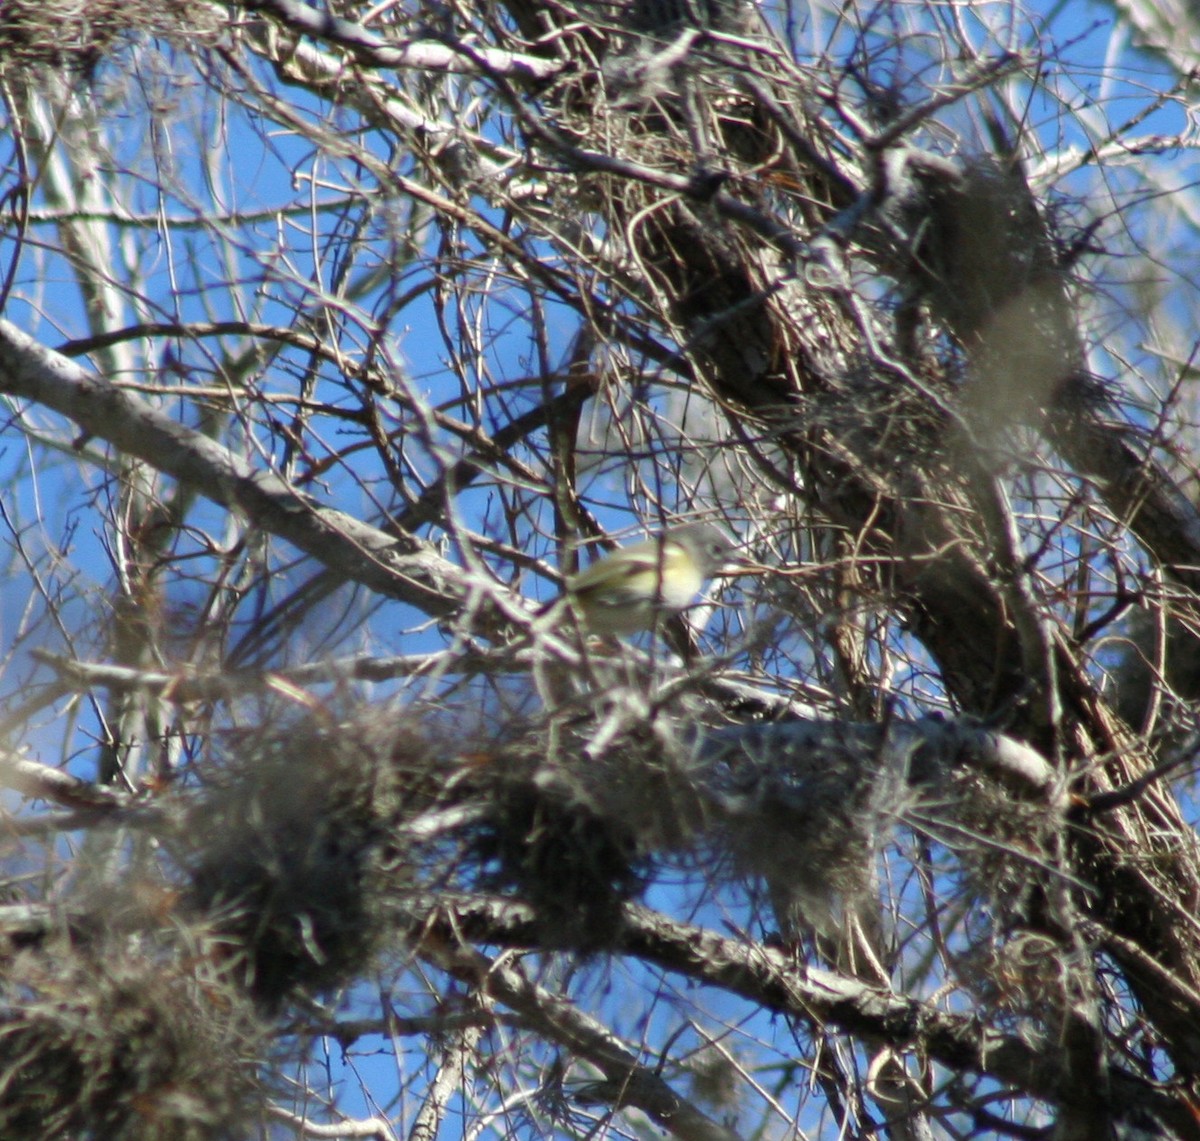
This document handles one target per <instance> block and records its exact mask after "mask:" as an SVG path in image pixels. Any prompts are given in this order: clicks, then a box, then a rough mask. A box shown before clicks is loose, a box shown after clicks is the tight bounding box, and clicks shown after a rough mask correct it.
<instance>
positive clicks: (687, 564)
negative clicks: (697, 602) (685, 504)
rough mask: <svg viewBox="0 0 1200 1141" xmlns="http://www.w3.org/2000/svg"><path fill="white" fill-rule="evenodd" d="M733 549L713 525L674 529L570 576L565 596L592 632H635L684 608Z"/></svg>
mask: <svg viewBox="0 0 1200 1141" xmlns="http://www.w3.org/2000/svg"><path fill="white" fill-rule="evenodd" d="M732 549H733V543H732V542H731V541H730V539H729V538H728V537H727V536H726V535H724V534H723V533H722V532H721V531H720V530H719V529H718V528H716V527H714V526H712V525H711V524H709V523H687V524H684V525H683V526H679V527H670V528H668V529H667V530H666V531H664V532H662V534H660V535H656V536H654V538H652V539H646V540H644V541H643V542H640V543H634V544H632V545H631V546H628V547H621V548H620V549H619V550H616V551H613V552H612V554H610V555H606V556H605V557H604V558H602V559H600V560H599V561H598V562H595V563H593V564H592V565H591V566H590V567H588V568H587V570H583V571H580V572H579V573H578V574H575V575H572V576H571V577H570V578H569V579H568V580H567V585H566V590H565V591H564V592H563V596H564V597H565V598H568V599H570V601H571V602H572V603H573V604H574V606H575V609H576V611H577V612H578V613H579V615H580V617H581V618H582V619H583V623H584V625H586V627H587V628H588V630H589V631H591V632H592V633H593V634H636V633H638V632H639V631H641V630H650V629H652V628H653V627H654V624H655V622H656V621H657V620H658V619H659V617H660V616H662V615H664V614H677V613H679V611H681V610H686V609H687V608H688V607H689V606H690V605H691V604H692V602H693V600H694V599H695V597H696V595H697V594H699V593H700V591H701V590H702V589H703V587H704V583H705V582H706V581H707V580H708V579H709V578H711V577H712V575H713V574H714V573H715V572H716V571H717V570H718V569H719V568H720V567H721V565H722V564H723V563H725V562H726V561H727V560H729V559H730V557H731V555H732Z"/></svg>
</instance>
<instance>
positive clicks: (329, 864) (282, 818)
mask: <svg viewBox="0 0 1200 1141" xmlns="http://www.w3.org/2000/svg"><path fill="white" fill-rule="evenodd" d="M392 744H393V742H390V741H389V740H387V739H386V738H385V737H384V735H383V734H380V733H375V732H373V731H371V730H370V729H369V728H367V727H364V726H361V725H356V724H352V723H342V724H336V725H335V724H328V725H321V724H315V723H312V722H310V723H308V724H305V725H302V726H299V727H296V728H294V729H293V730H292V731H290V732H276V733H271V734H263V735H261V736H253V737H249V738H247V739H245V740H243V741H241V742H240V743H239V744H238V746H237V755H236V757H235V758H233V759H232V760H231V761H230V762H229V764H228V765H227V766H226V767H225V768H224V769H223V770H222V772H221V775H220V784H219V785H218V786H217V787H215V788H214V789H213V791H212V793H211V794H210V795H209V796H208V797H207V798H206V800H205V803H204V805H203V806H202V807H201V808H199V809H198V810H197V811H196V813H195V815H194V819H193V821H192V823H191V826H190V828H189V830H188V833H189V836H188V839H187V841H186V844H187V845H188V846H190V849H191V850H190V851H186V852H185V853H184V856H183V863H184V865H185V868H186V870H187V872H188V874H189V876H190V881H191V885H190V890H189V892H188V893H187V895H188V903H189V905H190V906H191V908H193V909H194V910H195V911H196V912H198V913H199V914H201V915H203V916H205V917H206V918H207V920H208V921H209V922H211V923H212V924H213V925H215V927H216V928H217V929H218V930H219V931H220V932H221V933H222V934H223V936H224V937H225V939H226V940H227V943H228V947H229V954H230V956H231V957H232V958H233V960H234V961H235V962H236V963H237V964H238V966H239V969H240V971H241V972H242V977H243V980H244V982H245V985H246V986H247V988H248V989H249V991H250V992H251V993H252V994H253V995H254V996H255V997H256V998H257V999H258V1000H259V1001H260V1002H262V1003H263V1004H264V1005H265V1006H266V1007H268V1008H275V1007H277V1006H278V1005H280V1004H281V1003H282V1002H284V1001H285V1000H286V999H287V998H288V997H289V996H290V995H292V994H293V993H294V992H296V991H306V992H322V991H327V990H331V989H334V988H336V987H338V986H340V985H343V984H345V983H347V982H348V981H350V980H351V979H352V978H353V977H354V976H355V974H357V973H358V972H359V971H361V970H362V969H363V968H364V967H365V966H366V965H367V964H368V962H369V961H370V959H371V957H372V955H373V953H374V951H375V949H376V946H377V944H378V940H379V937H380V935H381V934H382V930H383V927H384V924H385V921H386V914H385V913H386V910H387V907H386V895H385V893H384V890H383V889H384V873H383V865H384V860H385V848H386V846H387V844H388V842H389V839H390V837H391V835H392V833H393V832H394V828H395V823H396V819H397V814H398V812H399V808H400V803H401V791H400V783H399V780H398V776H397V774H398V773H399V772H400V769H399V768H398V766H397V765H396V764H395V762H394V758H393V750H392Z"/></svg>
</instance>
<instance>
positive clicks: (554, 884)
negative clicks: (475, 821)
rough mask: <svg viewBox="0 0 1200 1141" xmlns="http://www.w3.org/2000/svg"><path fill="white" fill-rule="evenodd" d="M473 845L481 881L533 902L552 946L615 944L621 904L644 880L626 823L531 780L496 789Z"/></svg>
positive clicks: (586, 947) (583, 947)
mask: <svg viewBox="0 0 1200 1141" xmlns="http://www.w3.org/2000/svg"><path fill="white" fill-rule="evenodd" d="M473 846H474V857H475V859H476V860H478V861H479V862H480V863H481V865H482V867H483V875H482V877H481V880H482V886H483V887H485V888H488V889H490V890H501V891H512V892H513V893H514V894H515V895H517V896H519V897H520V898H521V899H522V900H524V901H525V902H527V903H529V904H531V905H532V906H533V908H534V909H535V911H536V912H537V919H538V925H539V931H540V933H541V935H542V937H543V939H544V940H545V941H546V943H547V944H548V945H550V946H555V947H570V948H574V949H576V950H580V951H594V950H598V949H600V948H603V947H605V946H610V945H611V944H612V943H613V942H614V941H615V939H616V936H617V934H618V933H619V931H620V926H621V908H622V906H623V905H624V903H625V902H626V900H628V899H629V898H630V897H631V896H633V895H634V894H635V893H636V892H637V891H639V890H640V889H641V887H642V878H641V876H640V875H639V873H638V868H637V861H636V845H635V843H634V840H633V837H632V836H630V835H629V833H628V832H627V831H626V830H625V829H623V828H622V827H621V826H620V825H619V824H617V823H616V822H615V821H613V820H612V819H609V818H605V817H604V816H601V815H599V814H597V813H596V812H595V811H593V810H592V809H591V808H589V807H588V806H587V805H584V804H581V803H578V802H574V803H572V802H569V801H568V800H566V799H565V798H563V797H560V796H558V795H555V794H551V793H548V792H546V791H544V790H539V789H538V788H536V787H535V786H534V785H533V784H532V783H530V784H513V785H512V786H510V787H508V788H507V789H503V788H501V789H497V791H496V795H495V796H494V798H493V800H492V803H491V805H490V808H489V811H488V813H487V816H486V818H485V819H484V820H483V821H482V823H481V824H480V825H479V826H478V827H477V829H476V831H475V834H474V845H473Z"/></svg>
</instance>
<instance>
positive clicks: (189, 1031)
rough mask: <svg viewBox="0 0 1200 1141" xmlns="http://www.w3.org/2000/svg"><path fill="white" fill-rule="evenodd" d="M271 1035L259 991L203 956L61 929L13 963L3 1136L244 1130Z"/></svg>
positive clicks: (28, 1139) (142, 1137)
mask: <svg viewBox="0 0 1200 1141" xmlns="http://www.w3.org/2000/svg"><path fill="white" fill-rule="evenodd" d="M262 1042H263V1039H262V1037H261V1034H260V1028H259V1025H258V1023H257V1021H256V1020H255V1017H254V1015H253V1012H252V1010H251V1009H250V1006H249V1004H248V1002H247V1001H246V1000H245V999H244V998H243V997H242V996H241V993H240V991H239V990H238V989H237V988H236V987H234V986H232V985H230V981H229V979H228V977H227V974H226V972H224V971H223V970H222V969H221V968H220V967H219V965H217V964H216V963H215V962H214V961H213V960H211V959H210V958H207V957H205V956H204V955H203V953H199V954H191V953H182V951H181V949H180V948H179V947H176V949H175V950H174V951H173V952H171V951H168V950H165V949H164V948H163V947H161V946H159V947H156V948H152V949H146V948H143V947H140V946H139V945H138V942H137V940H131V939H122V940H111V939H110V940H106V941H104V946H103V948H102V949H101V948H100V947H98V946H96V945H94V944H93V945H91V946H89V947H87V948H86V949H81V948H79V947H78V946H71V945H69V944H68V942H67V940H66V938H65V937H55V938H54V939H53V940H51V941H49V942H48V943H47V944H46V945H45V946H43V947H40V948H38V949H37V950H27V951H23V952H21V953H20V954H18V955H17V956H16V957H15V958H14V959H12V960H10V961H9V962H7V963H6V965H5V971H4V982H3V985H2V987H0V1136H2V1137H13V1138H16V1137H20V1138H23V1139H25V1141H40V1139H47V1141H49V1139H51V1138H68V1137H71V1138H74V1137H81V1136H86V1137H95V1138H104V1139H105V1141H219V1139H223V1138H234V1137H241V1136H244V1135H245V1129H246V1125H247V1123H248V1121H251V1120H253V1113H254V1110H255V1107H256V1106H257V1105H258V1103H259V1100H260V1098H261V1094H260V1091H259V1088H258V1085H257V1082H256V1071H257V1065H258V1061H259V1058H260V1057H261V1052H262Z"/></svg>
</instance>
